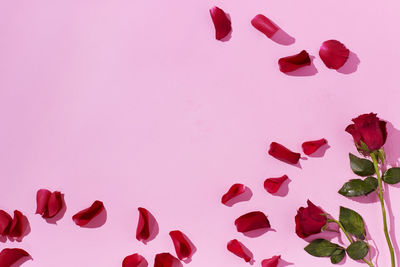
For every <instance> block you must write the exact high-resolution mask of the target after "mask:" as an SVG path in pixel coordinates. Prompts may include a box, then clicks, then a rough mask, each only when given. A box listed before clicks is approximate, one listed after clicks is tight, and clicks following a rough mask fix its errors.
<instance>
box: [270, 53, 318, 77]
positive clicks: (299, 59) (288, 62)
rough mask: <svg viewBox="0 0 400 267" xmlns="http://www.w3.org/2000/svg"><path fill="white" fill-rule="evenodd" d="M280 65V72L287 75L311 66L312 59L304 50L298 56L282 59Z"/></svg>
mask: <svg viewBox="0 0 400 267" xmlns="http://www.w3.org/2000/svg"><path fill="white" fill-rule="evenodd" d="M278 64H279V69H280V71H281V72H283V73H286V72H291V71H295V70H297V69H299V68H301V67H304V66H309V65H311V58H310V55H309V54H308V53H307V51H306V50H303V51H301V52H300V53H298V54H296V55H293V56H288V57H283V58H280V59H279V61H278Z"/></svg>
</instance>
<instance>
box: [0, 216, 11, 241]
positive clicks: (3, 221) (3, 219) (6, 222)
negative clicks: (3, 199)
mask: <svg viewBox="0 0 400 267" xmlns="http://www.w3.org/2000/svg"><path fill="white" fill-rule="evenodd" d="M11 223H12V218H11V216H10V215H9V214H8V213H7V212H5V211H4V210H0V235H8V233H9V230H10V226H11Z"/></svg>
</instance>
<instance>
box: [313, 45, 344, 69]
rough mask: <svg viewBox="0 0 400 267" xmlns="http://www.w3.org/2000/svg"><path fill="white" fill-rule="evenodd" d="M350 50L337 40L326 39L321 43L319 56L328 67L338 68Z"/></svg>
mask: <svg viewBox="0 0 400 267" xmlns="http://www.w3.org/2000/svg"><path fill="white" fill-rule="evenodd" d="M349 54H350V50H349V49H347V48H346V46H344V44H342V43H341V42H339V41H336V40H328V41H325V42H323V43H322V45H321V48H320V49H319V56H320V57H321V59H322V61H323V62H324V63H325V65H326V66H327V67H328V68H330V69H335V70H337V69H339V68H340V67H342V66H343V65H344V63H346V61H347V59H348V58H349Z"/></svg>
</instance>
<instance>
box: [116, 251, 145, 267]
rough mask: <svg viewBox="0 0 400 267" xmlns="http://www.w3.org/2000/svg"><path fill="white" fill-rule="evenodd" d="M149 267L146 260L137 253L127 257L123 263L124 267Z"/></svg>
mask: <svg viewBox="0 0 400 267" xmlns="http://www.w3.org/2000/svg"><path fill="white" fill-rule="evenodd" d="M148 265H149V264H148V262H147V261H146V259H145V258H144V257H143V256H142V255H139V254H137V253H135V254H132V255H129V256H126V257H125V259H124V260H123V262H122V267H147V266H148Z"/></svg>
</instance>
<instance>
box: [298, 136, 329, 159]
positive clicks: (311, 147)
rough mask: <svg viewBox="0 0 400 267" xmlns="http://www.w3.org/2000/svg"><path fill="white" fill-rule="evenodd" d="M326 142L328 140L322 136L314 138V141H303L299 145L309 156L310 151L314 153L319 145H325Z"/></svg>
mask: <svg viewBox="0 0 400 267" xmlns="http://www.w3.org/2000/svg"><path fill="white" fill-rule="evenodd" d="M326 143H328V141H326V139H325V138H322V139H319V140H315V141H308V142H304V143H303V144H302V145H301V147H302V148H303V152H304V154H306V155H307V156H309V155H311V154H312V153H314V152H315V151H317V150H318V148H320V147H321V146H323V145H325V144H326Z"/></svg>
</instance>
